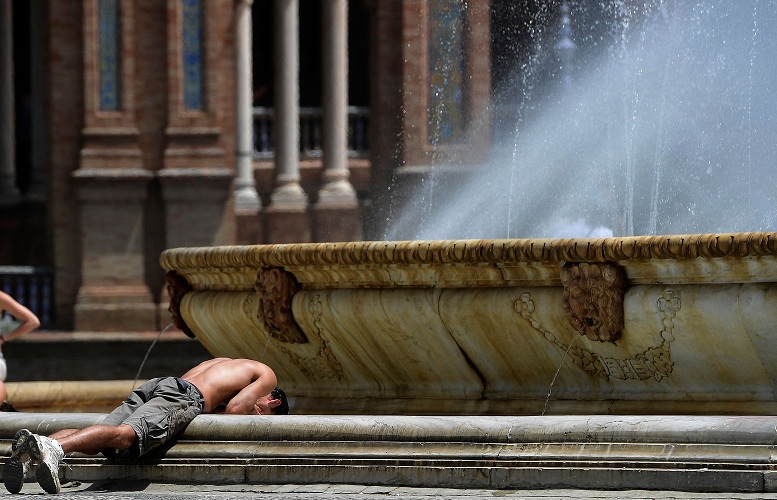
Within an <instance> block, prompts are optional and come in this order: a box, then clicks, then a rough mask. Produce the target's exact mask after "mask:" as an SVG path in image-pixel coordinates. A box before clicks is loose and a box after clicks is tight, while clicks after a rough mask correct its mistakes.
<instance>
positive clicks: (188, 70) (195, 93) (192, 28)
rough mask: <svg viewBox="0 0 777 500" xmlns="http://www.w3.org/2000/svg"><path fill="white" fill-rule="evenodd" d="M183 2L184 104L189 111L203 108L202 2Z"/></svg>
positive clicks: (187, 0) (192, 0)
mask: <svg viewBox="0 0 777 500" xmlns="http://www.w3.org/2000/svg"><path fill="white" fill-rule="evenodd" d="M182 1H183V27H182V30H181V34H182V37H183V103H184V107H185V108H186V109H188V110H199V109H202V108H203V88H202V79H203V77H202V74H203V71H202V69H203V68H202V67H203V61H202V0H182Z"/></svg>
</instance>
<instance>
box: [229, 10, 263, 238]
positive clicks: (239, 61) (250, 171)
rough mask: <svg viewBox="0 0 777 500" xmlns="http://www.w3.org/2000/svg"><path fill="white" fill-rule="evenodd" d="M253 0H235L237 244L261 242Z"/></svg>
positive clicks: (235, 188)
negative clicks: (256, 169)
mask: <svg viewBox="0 0 777 500" xmlns="http://www.w3.org/2000/svg"><path fill="white" fill-rule="evenodd" d="M252 5H253V0H237V1H236V3H235V51H236V55H237V57H236V68H235V73H236V76H237V77H236V78H235V97H236V99H235V118H236V123H235V136H236V155H237V156H236V159H235V161H236V171H237V175H236V176H235V182H234V193H235V217H236V220H235V224H236V225H237V228H236V233H237V236H236V241H237V242H238V243H245V244H251V243H254V244H255V243H261V238H262V227H261V217H260V216H259V211H260V209H261V202H260V200H259V195H258V194H257V192H256V181H255V180H254V166H253V157H254V145H253V140H254V120H253V102H252V101H253V99H252V88H253V81H252V80H253V77H252V62H251V45H252V36H251V34H252V22H251V6H252Z"/></svg>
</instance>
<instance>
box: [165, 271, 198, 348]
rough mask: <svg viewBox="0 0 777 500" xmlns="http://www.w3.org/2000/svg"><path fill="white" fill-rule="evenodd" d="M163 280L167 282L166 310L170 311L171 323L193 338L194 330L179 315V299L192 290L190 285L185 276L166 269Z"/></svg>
mask: <svg viewBox="0 0 777 500" xmlns="http://www.w3.org/2000/svg"><path fill="white" fill-rule="evenodd" d="M165 281H166V282H167V295H168V296H169V297H170V305H169V306H168V307H167V310H168V311H170V315H171V316H172V321H173V325H175V327H176V328H178V329H179V330H181V331H182V332H183V333H185V334H186V335H188V336H189V337H191V338H194V337H195V335H194V332H192V331H191V329H190V328H189V325H187V324H186V322H185V321H184V320H183V318H182V317H181V299H183V296H184V295H185V294H186V293H188V292H190V291H191V290H192V286H191V285H190V284H189V282H188V281H187V280H186V278H184V277H183V276H181V275H180V274H178V273H177V272H175V271H167V272H166V273H165Z"/></svg>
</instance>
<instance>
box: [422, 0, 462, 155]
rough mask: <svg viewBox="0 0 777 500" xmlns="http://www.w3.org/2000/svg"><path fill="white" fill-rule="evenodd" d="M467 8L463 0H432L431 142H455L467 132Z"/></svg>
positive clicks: (430, 34)
mask: <svg viewBox="0 0 777 500" xmlns="http://www.w3.org/2000/svg"><path fill="white" fill-rule="evenodd" d="M465 10H466V4H465V2H464V0H429V38H428V39H429V75H428V82H429V103H428V122H429V123H428V125H429V136H428V141H429V143H430V144H455V143H457V142H459V141H461V139H462V136H463V134H464V127H465V124H464V120H465V118H466V102H465V95H464V69H465V68H464V62H465V48H466V34H465V16H466V12H465Z"/></svg>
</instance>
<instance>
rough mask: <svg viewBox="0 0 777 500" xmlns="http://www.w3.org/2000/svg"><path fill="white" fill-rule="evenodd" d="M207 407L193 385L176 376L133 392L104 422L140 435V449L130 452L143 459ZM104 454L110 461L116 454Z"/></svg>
mask: <svg viewBox="0 0 777 500" xmlns="http://www.w3.org/2000/svg"><path fill="white" fill-rule="evenodd" d="M204 407H205V400H204V399H203V397H202V394H201V393H200V391H199V390H198V389H197V388H196V387H195V386H194V385H192V384H190V383H189V382H187V381H185V380H183V379H180V378H177V377H160V378H154V379H151V380H149V381H148V382H146V383H145V384H143V385H141V386H140V387H138V388H137V389H135V390H134V391H132V394H130V395H129V397H128V398H127V400H126V401H124V403H122V404H121V406H119V407H118V408H116V409H115V410H113V412H112V413H111V414H110V415H108V416H107V417H105V419H104V420H103V421H102V422H101V423H102V424H104V425H114V426H117V425H120V424H127V425H129V426H130V427H132V428H133V429H134V430H135V434H136V435H137V436H138V448H137V449H136V450H130V452H131V454H132V455H137V456H140V455H144V454H146V453H148V452H149V451H151V450H153V449H154V448H156V447H158V446H160V445H161V444H163V443H165V442H167V441H168V440H170V438H172V437H173V436H175V435H176V434H178V433H179V432H180V431H182V430H183V429H184V428H185V427H186V426H187V425H188V424H189V422H191V421H192V420H194V417H196V416H197V415H199V414H200V413H202V410H203V408H204ZM103 453H104V454H105V455H106V456H108V457H109V458H112V457H113V456H114V455H115V451H113V450H106V452H103Z"/></svg>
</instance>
